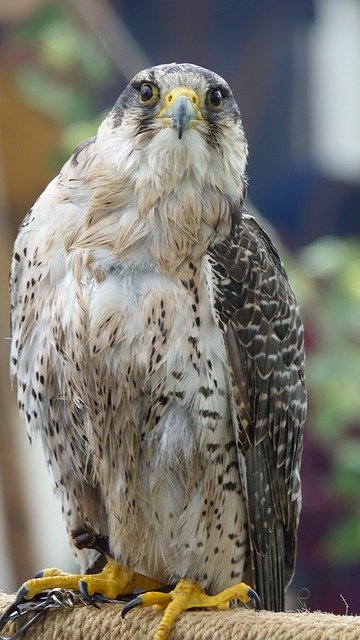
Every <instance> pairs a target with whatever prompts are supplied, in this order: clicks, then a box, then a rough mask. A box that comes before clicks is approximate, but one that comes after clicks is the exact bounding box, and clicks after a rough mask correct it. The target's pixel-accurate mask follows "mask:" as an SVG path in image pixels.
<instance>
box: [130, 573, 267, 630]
mask: <svg viewBox="0 0 360 640" xmlns="http://www.w3.org/2000/svg"><path fill="white" fill-rule="evenodd" d="M232 600H240V601H241V602H244V603H247V602H249V601H250V600H254V602H255V607H256V609H259V608H260V598H259V596H258V594H257V593H256V591H254V589H251V587H249V586H248V585H247V584H245V583H244V582H240V583H239V584H235V585H233V586H232V587H229V589H225V590H224V591H221V592H220V593H218V594H216V595H214V596H208V595H207V594H206V593H205V591H204V590H203V589H202V588H201V587H200V586H199V585H198V584H196V583H195V582H191V581H190V580H180V582H178V583H177V585H176V587H175V589H174V590H173V591H170V592H169V593H163V592H156V591H149V592H148V593H142V594H139V595H138V596H136V598H134V599H133V600H131V601H130V602H129V603H128V604H127V605H125V607H124V608H123V610H122V615H123V617H124V616H125V614H126V613H127V612H128V611H130V609H133V608H134V607H148V606H156V608H160V609H164V610H165V611H164V614H163V617H162V619H161V622H160V624H159V627H158V629H157V632H156V634H155V638H154V640H167V638H168V636H169V634H170V631H171V627H172V625H173V623H174V621H175V619H176V618H177V616H178V615H179V614H180V613H182V611H186V610H187V609H193V608H201V609H203V608H204V609H226V608H227V607H228V606H229V605H230V602H231V601H232Z"/></svg>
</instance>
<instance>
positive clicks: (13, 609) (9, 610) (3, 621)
mask: <svg viewBox="0 0 360 640" xmlns="http://www.w3.org/2000/svg"><path fill="white" fill-rule="evenodd" d="M18 604H19V603H18V602H16V601H15V602H13V604H11V605H10V606H9V607H8V608H7V609H6V610H5V611H4V613H3V615H2V616H1V618H0V632H1V631H2V630H3V628H4V627H5V625H6V623H7V622H8V621H9V620H10V618H11V615H12V614H13V613H15V612H17V611H18Z"/></svg>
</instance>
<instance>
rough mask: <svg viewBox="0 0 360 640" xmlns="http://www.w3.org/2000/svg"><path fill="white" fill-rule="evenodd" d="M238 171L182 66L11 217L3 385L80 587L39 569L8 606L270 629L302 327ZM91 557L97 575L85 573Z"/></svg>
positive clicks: (287, 497)
mask: <svg viewBox="0 0 360 640" xmlns="http://www.w3.org/2000/svg"><path fill="white" fill-rule="evenodd" d="M246 160H247V143H246V139H245V136H244V132H243V128H242V123H241V118H240V113H239V109H238V106H237V104H236V102H235V99H234V97H233V94H232V92H231V90H230V88H229V86H228V84H227V83H226V82H225V81H224V80H223V79H222V78H221V77H220V76H218V75H217V74H215V73H213V72H211V71H208V70H206V69H203V68H201V67H198V66H196V65H193V64H175V63H174V64H165V65H160V66H156V67H153V68H151V69H147V70H145V71H141V72H140V73H138V74H137V75H136V76H135V77H134V79H133V80H132V81H131V82H130V83H129V85H128V86H127V87H126V89H125V90H124V91H123V93H122V94H121V95H120V97H119V99H118V100H117V102H116V104H115V106H114V108H113V109H112V111H111V112H110V113H109V115H108V116H107V117H106V118H105V120H104V121H103V122H102V124H101V126H100V128H99V130H98V132H97V135H96V136H94V137H93V138H90V139H89V140H86V141H85V142H83V143H81V144H80V145H79V146H78V147H77V149H76V150H75V152H74V153H73V155H72V156H71V157H70V159H69V160H68V162H67V163H66V164H65V166H64V167H63V168H62V170H61V171H60V173H59V175H58V176H57V177H56V178H55V179H54V180H53V181H52V182H51V183H50V184H49V185H48V187H47V188H46V189H45V191H44V193H43V194H42V195H41V196H40V198H39V199H38V201H37V202H36V204H35V205H34V207H33V208H32V210H31V211H30V212H29V214H28V215H27V217H26V218H25V220H24V222H23V224H22V226H21V228H20V231H19V234H18V237H17V240H16V243H15V249H14V254H13V262H12V272H11V299H12V350H11V366H12V374H13V375H14V376H16V378H17V387H18V402H19V407H20V410H21V412H22V414H23V415H24V417H25V419H26V422H27V425H28V429H29V433H30V435H32V434H36V433H38V434H39V435H40V437H41V440H42V443H43V447H44V451H45V456H46V460H47V464H48V466H49V469H50V472H51V476H52V478H53V482H54V486H55V490H56V493H57V494H58V495H59V497H60V499H61V502H62V511H63V514H64V518H65V521H66V525H67V529H68V532H69V537H70V541H71V544H72V545H73V547H74V550H75V553H76V554H77V557H78V560H79V563H80V565H81V570H82V571H83V573H82V574H79V575H75V576H73V575H70V574H65V573H63V572H61V571H60V570H54V569H52V570H45V571H44V572H43V575H42V577H41V578H37V579H34V580H29V581H27V582H26V583H24V585H23V586H22V587H21V589H20V591H19V594H18V600H17V601H18V602H19V600H21V599H23V598H26V599H28V598H31V597H32V596H33V595H34V594H36V593H38V592H39V591H41V590H43V589H49V588H52V587H53V586H60V587H61V586H63V587H69V588H75V589H79V588H80V589H81V590H82V592H83V593H85V594H86V595H87V597H88V598H89V599H92V600H93V599H94V598H95V597H96V594H103V595H104V596H106V597H109V598H114V597H116V596H118V595H119V594H123V593H129V592H133V590H134V589H135V588H137V587H139V588H140V589H141V590H142V591H143V593H141V594H140V595H137V596H136V597H135V598H134V599H133V600H132V602H130V604H129V605H128V606H127V607H126V609H127V610H128V609H129V608H132V607H133V606H135V605H142V606H146V605H149V604H155V603H157V604H159V605H160V606H161V607H163V608H164V609H165V614H164V618H163V621H162V623H161V624H160V627H159V630H158V632H157V635H156V638H157V639H158V640H160V639H163V638H165V637H166V636H167V634H168V633H169V629H170V626H171V624H172V621H173V619H174V618H175V616H176V615H177V614H178V613H179V612H180V611H181V610H184V609H187V608H190V607H196V606H198V607H206V606H219V607H223V606H225V604H226V603H227V602H228V601H229V600H234V599H239V600H243V601H244V602H246V601H248V600H249V599H250V598H255V599H257V594H258V596H259V598H260V600H261V603H262V606H263V607H265V608H266V609H271V610H275V611H279V610H282V609H283V607H284V592H285V589H286V587H287V585H288V583H289V581H290V580H291V577H292V574H293V568H294V557H295V547H296V533H297V525H298V518H299V510H300V504H301V490H300V478H299V466H300V458H301V450H302V425H303V422H304V419H305V410H306V392H305V384H304V349H303V327H302V322H301V320H300V317H299V312H298V308H297V305H296V301H295V299H294V294H293V291H292V289H291V286H290V284H289V282H288V279H287V275H286V272H285V270H284V267H283V265H282V263H281V260H280V258H279V256H278V253H277V251H276V249H275V247H274V245H273V243H272V241H271V240H270V238H269V236H268V235H267V233H266V231H265V230H264V229H263V228H262V227H261V225H260V224H259V223H258V222H257V221H256V220H255V219H254V217H252V216H251V215H249V213H248V212H247V210H246V208H245V206H244V200H245V196H246V188H245V184H246V179H245V166H246ZM98 551H101V552H102V557H103V556H104V554H105V558H106V563H103V564H104V566H103V568H102V569H101V570H100V571H98V572H97V573H93V574H91V573H85V571H86V568H87V567H89V566H92V569H91V568H90V571H91V570H93V571H94V570H95V569H94V567H95V566H96V565H97V558H98V556H99V554H98ZM243 581H245V582H243ZM176 583H177V584H176ZM247 583H249V585H250V586H248V585H247ZM169 584H170V585H175V584H176V586H175V588H174V589H173V591H172V592H170V593H166V592H165V590H162V585H169ZM166 607H167V608H166Z"/></svg>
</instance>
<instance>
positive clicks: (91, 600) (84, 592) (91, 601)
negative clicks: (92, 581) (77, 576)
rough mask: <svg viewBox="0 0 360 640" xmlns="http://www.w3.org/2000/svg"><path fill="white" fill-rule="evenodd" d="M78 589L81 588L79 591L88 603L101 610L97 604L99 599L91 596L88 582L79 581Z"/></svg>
mask: <svg viewBox="0 0 360 640" xmlns="http://www.w3.org/2000/svg"><path fill="white" fill-rule="evenodd" d="M78 587H79V591H80V593H81V595H82V597H83V598H84V600H86V602H88V603H89V604H91V605H92V606H93V607H95V608H96V609H100V607H99V605H98V604H97V602H96V600H97V598H96V597H94V596H91V595H90V594H89V591H88V586H87V584H86V582H84V580H79V582H78Z"/></svg>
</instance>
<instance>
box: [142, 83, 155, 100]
mask: <svg viewBox="0 0 360 640" xmlns="http://www.w3.org/2000/svg"><path fill="white" fill-rule="evenodd" d="M158 94H159V91H158V89H157V87H155V85H153V84H149V83H148V82H144V83H143V84H142V85H141V87H140V100H141V102H150V101H152V102H154V100H156V98H157V97H158Z"/></svg>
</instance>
